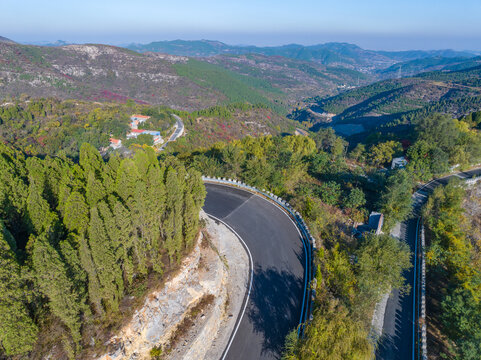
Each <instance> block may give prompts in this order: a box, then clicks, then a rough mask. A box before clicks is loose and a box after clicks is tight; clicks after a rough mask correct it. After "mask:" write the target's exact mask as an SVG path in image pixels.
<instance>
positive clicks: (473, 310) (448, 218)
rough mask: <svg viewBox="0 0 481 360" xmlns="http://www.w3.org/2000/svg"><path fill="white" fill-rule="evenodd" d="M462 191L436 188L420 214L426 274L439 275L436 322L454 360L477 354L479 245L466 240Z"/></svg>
mask: <svg viewBox="0 0 481 360" xmlns="http://www.w3.org/2000/svg"><path fill="white" fill-rule="evenodd" d="M465 195H466V192H465V190H464V189H463V188H462V187H461V185H460V183H459V182H457V181H451V182H450V183H449V184H448V185H446V186H445V187H438V188H436V189H435V190H434V193H433V194H432V195H431V197H430V198H429V200H428V202H427V204H426V206H425V208H424V210H423V214H424V219H425V222H426V225H427V230H428V232H427V234H428V237H429V240H430V246H429V249H428V252H427V260H428V266H429V268H428V271H432V272H436V274H443V276H444V277H445V279H443V283H445V284H446V286H445V288H442V289H436V291H437V292H439V293H441V294H442V295H441V307H440V309H439V315H438V316H439V318H440V320H441V323H442V325H443V328H442V331H443V333H444V334H445V335H447V337H448V339H449V341H450V349H449V350H450V351H451V352H452V353H453V354H455V355H456V358H459V359H463V360H464V359H466V360H475V359H479V355H480V354H481V327H480V323H481V267H480V265H479V261H478V260H477V259H478V257H479V250H480V249H479V244H477V243H476V242H474V241H472V239H470V238H469V236H468V233H469V232H470V231H471V230H470V226H471V225H470V223H469V221H468V219H467V217H466V215H465V213H464V209H463V207H462V203H463V200H464V197H465Z"/></svg>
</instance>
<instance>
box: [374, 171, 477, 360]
mask: <svg viewBox="0 0 481 360" xmlns="http://www.w3.org/2000/svg"><path fill="white" fill-rule="evenodd" d="M480 175H481V169H474V170H470V171H466V172H460V173H457V174H453V175H449V176H446V177H443V178H440V179H436V180H433V181H431V182H429V183H427V184H426V185H425V186H423V187H422V188H421V189H420V190H418V191H416V192H415V193H414V195H413V198H414V204H413V213H414V214H415V217H414V218H412V219H409V220H407V221H405V222H403V223H402V224H401V240H402V241H405V242H406V243H407V244H408V245H409V246H410V248H411V251H412V252H413V254H414V253H415V244H416V241H417V240H418V236H417V235H418V231H419V229H418V219H419V215H420V210H421V208H422V206H423V205H424V204H425V203H426V201H427V199H428V197H429V195H430V194H431V193H432V192H433V191H434V189H435V188H436V187H438V186H439V185H445V184H447V183H448V182H449V180H451V179H453V178H459V179H462V180H467V179H470V178H472V177H474V176H480ZM418 245H419V244H418ZM412 262H413V264H414V258H413V259H412ZM404 276H405V277H406V279H407V280H408V283H409V285H410V286H411V289H415V286H416V290H415V291H413V290H411V291H410V292H409V294H401V293H400V292H399V290H397V289H394V290H393V291H392V293H391V296H390V297H389V300H388V302H387V306H386V312H385V314H384V325H383V331H382V338H381V341H380V343H379V347H378V349H377V352H376V359H378V360H414V359H417V355H418V353H417V349H416V348H415V346H416V347H417V345H418V344H416V341H415V339H416V338H417V336H418V334H417V314H415V311H416V312H417V305H415V304H417V303H418V299H417V295H418V293H419V290H418V289H419V288H418V286H419V284H418V281H417V279H418V277H419V266H417V267H416V276H415V272H414V268H412V269H411V270H410V271H409V272H407V273H406V274H404ZM415 279H416V280H415ZM414 293H416V294H415V295H416V301H414V299H413V295H414Z"/></svg>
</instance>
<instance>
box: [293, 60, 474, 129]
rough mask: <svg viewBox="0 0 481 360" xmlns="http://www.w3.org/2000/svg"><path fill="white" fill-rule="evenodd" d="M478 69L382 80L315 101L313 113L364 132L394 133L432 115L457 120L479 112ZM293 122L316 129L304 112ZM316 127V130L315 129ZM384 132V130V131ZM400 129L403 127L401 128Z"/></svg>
mask: <svg viewBox="0 0 481 360" xmlns="http://www.w3.org/2000/svg"><path fill="white" fill-rule="evenodd" d="M480 69H481V68H480V67H479V66H476V67H472V68H469V69H464V70H458V71H449V72H442V71H435V72H427V73H423V74H421V75H419V76H417V77H411V78H403V79H394V80H385V81H381V82H377V83H374V84H371V85H367V86H364V87H359V88H356V89H353V90H349V91H346V92H344V93H341V94H339V95H336V96H333V97H328V98H315V99H313V104H312V105H311V106H310V107H309V109H311V110H312V111H314V112H318V113H319V112H329V113H333V114H335V116H334V117H333V118H332V124H329V125H328V126H336V125H338V124H358V125H361V126H362V127H361V128H362V130H361V132H363V131H369V132H372V131H373V130H375V129H376V130H381V131H384V132H396V131H397V129H396V127H398V126H400V125H412V124H414V123H416V121H418V120H419V119H421V118H423V117H426V116H428V115H430V114H433V113H436V112H437V113H446V114H449V115H451V116H455V117H460V116H463V115H467V114H469V113H471V112H473V111H479V110H480V109H481V87H480V86H479V85H480V84H479V82H480V81H481V80H480V79H481V70H480ZM292 117H293V118H296V119H298V120H299V121H301V122H307V123H309V124H310V125H311V126H315V125H316V123H315V122H316V118H315V117H313V116H310V115H309V113H308V112H306V111H305V109H304V110H299V111H295V112H294V113H293V114H292ZM315 127H316V126H315ZM383 128H384V130H383ZM400 128H401V129H402V127H400Z"/></svg>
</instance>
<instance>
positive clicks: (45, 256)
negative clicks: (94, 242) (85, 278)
mask: <svg viewBox="0 0 481 360" xmlns="http://www.w3.org/2000/svg"><path fill="white" fill-rule="evenodd" d="M49 231H50V229H47V232H44V233H42V234H41V235H39V236H38V237H37V238H36V239H35V242H34V245H33V266H34V269H35V275H36V280H37V284H38V287H39V289H40V291H41V292H42V293H43V294H44V295H45V296H46V297H47V298H48V300H49V307H50V310H51V311H52V313H53V314H54V315H55V316H57V317H58V318H59V319H60V320H62V322H63V323H64V324H65V325H66V326H67V328H68V329H69V330H70V334H71V335H72V338H73V340H74V342H75V343H78V342H79V341H80V339H81V336H80V327H81V323H80V315H81V310H82V305H81V304H80V296H79V294H78V293H77V292H76V291H75V286H74V284H73V283H72V281H71V280H70V279H69V277H68V274H67V268H66V266H65V264H64V263H63V262H62V259H61V257H60V255H59V253H58V252H57V251H56V250H55V249H54V248H53V247H52V245H50V242H49V240H48V232H49Z"/></svg>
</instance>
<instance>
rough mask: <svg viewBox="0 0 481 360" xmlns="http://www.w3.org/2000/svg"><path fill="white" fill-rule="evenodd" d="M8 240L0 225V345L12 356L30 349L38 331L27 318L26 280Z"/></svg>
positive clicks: (0, 224)
mask: <svg viewBox="0 0 481 360" xmlns="http://www.w3.org/2000/svg"><path fill="white" fill-rule="evenodd" d="M7 238H11V235H10V234H9V233H8V230H7V229H6V228H5V226H4V225H3V224H2V223H0V329H1V331H0V346H1V347H3V349H5V353H6V355H8V356H11V355H21V354H25V353H27V352H29V351H30V350H32V347H33V345H34V344H35V341H36V340H37V333H38V328H37V326H36V325H35V323H34V322H33V320H32V319H31V318H30V316H29V313H28V309H27V306H26V305H27V299H26V296H25V294H26V291H27V289H26V284H25V280H24V279H23V278H22V276H21V272H20V265H19V264H18V263H17V260H16V259H15V254H14V252H13V251H12V249H11V246H10V245H9V243H12V241H11V240H10V241H8V240H7Z"/></svg>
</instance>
